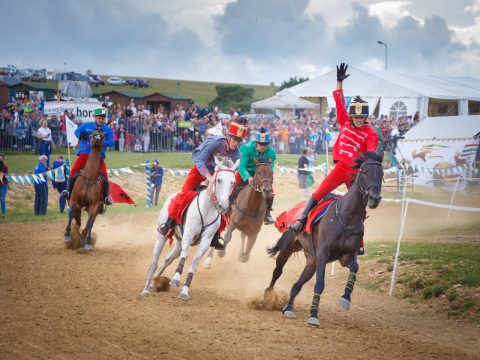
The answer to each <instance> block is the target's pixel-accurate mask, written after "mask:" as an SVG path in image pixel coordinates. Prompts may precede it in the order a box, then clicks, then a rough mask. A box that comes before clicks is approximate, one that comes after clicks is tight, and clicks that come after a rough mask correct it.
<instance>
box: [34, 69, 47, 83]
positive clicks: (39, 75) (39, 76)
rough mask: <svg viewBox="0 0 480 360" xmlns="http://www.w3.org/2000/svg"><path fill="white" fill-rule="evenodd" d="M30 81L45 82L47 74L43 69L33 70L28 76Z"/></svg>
mask: <svg viewBox="0 0 480 360" xmlns="http://www.w3.org/2000/svg"><path fill="white" fill-rule="evenodd" d="M30 80H31V81H47V74H46V71H45V69H41V70H35V71H34V72H33V73H32V76H30Z"/></svg>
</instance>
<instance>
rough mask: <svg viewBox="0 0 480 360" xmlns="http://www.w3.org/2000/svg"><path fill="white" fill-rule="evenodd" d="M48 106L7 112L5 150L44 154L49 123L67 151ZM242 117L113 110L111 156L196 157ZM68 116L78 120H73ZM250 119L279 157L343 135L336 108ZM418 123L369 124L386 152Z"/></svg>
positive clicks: (186, 110) (0, 121)
mask: <svg viewBox="0 0 480 360" xmlns="http://www.w3.org/2000/svg"><path fill="white" fill-rule="evenodd" d="M43 106H44V102H43V99H42V98H41V97H38V98H37V97H35V98H34V99H31V100H30V99H23V100H19V101H16V102H14V103H11V104H9V105H7V106H5V107H4V108H3V109H2V113H1V115H0V148H3V149H14V150H15V149H18V150H24V149H31V150H34V151H36V153H37V154H40V153H41V152H42V144H43V145H45V144H44V139H42V138H41V131H40V132H39V128H40V127H41V124H42V121H43V120H47V123H48V128H49V129H50V131H51V142H52V147H55V146H56V147H62V146H66V144H67V137H66V125H65V115H63V114H62V115H59V116H50V117H48V118H47V117H45V116H44V115H43ZM240 115H242V113H241V112H240V111H237V110H235V109H233V108H231V109H230V110H229V112H228V113H222V112H221V110H220V109H218V108H216V107H215V108H211V107H210V106H209V105H205V106H203V107H199V106H194V105H191V106H188V107H184V106H182V105H180V104H177V105H176V106H175V107H174V108H173V109H171V111H168V110H167V109H166V108H165V107H163V106H160V107H159V109H158V110H157V111H156V112H153V111H151V110H150V109H147V108H145V106H144V105H138V106H137V105H136V104H135V101H134V100H133V99H132V101H131V102H130V104H129V105H128V106H122V105H121V104H110V106H109V107H108V125H109V126H111V127H112V129H113V130H114V131H113V132H114V138H115V146H114V147H113V148H112V149H111V150H115V151H134V152H147V151H192V150H193V149H195V148H196V147H197V146H198V145H199V144H200V143H201V142H202V141H204V140H205V138H206V136H208V130H209V129H211V128H212V127H214V126H216V125H217V124H218V123H221V124H222V126H223V128H224V129H226V128H227V127H228V124H229V122H230V119H232V118H234V117H236V116H240ZM67 116H69V117H70V118H72V119H73V120H74V118H73V116H72V115H71V114H70V115H69V114H67ZM247 118H248V119H249V120H248V128H249V133H248V137H247V140H253V139H254V138H255V130H256V128H257V127H260V126H263V127H266V128H269V129H270V131H271V145H272V146H273V147H274V148H275V150H277V152H279V153H291V154H301V152H302V150H303V149H304V148H305V147H309V148H311V149H314V151H315V152H317V153H321V152H324V151H325V149H326V146H327V142H332V141H334V140H335V139H334V138H332V136H333V134H334V133H335V132H337V131H338V122H337V120H336V113H335V109H334V108H332V109H331V111H329V112H328V113H327V114H325V116H324V117H322V116H319V115H318V114H316V113H315V112H313V111H296V113H295V115H293V114H291V115H288V116H286V117H285V118H280V117H278V116H275V117H271V116H268V117H267V116H261V115H259V116H257V117H256V118H255V120H254V119H253V118H251V117H247ZM418 121H419V116H418V113H416V114H415V116H401V117H399V118H397V117H396V116H386V115H381V116H380V118H378V119H376V118H375V117H370V118H369V122H370V124H372V125H377V126H378V127H379V128H380V130H381V134H382V135H383V138H384V141H385V145H386V146H387V145H388V144H389V139H390V138H392V136H394V135H402V134H403V133H405V132H406V131H407V130H408V129H409V128H410V127H412V126H414V125H415V124H416V123H418ZM330 146H331V144H330ZM387 150H388V149H387ZM48 155H49V154H48Z"/></svg>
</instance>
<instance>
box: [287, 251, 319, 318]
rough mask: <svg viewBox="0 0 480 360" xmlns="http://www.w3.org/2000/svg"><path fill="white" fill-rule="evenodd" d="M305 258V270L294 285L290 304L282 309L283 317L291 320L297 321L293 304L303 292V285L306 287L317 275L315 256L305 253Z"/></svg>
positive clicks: (289, 300)
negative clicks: (301, 291) (314, 275)
mask: <svg viewBox="0 0 480 360" xmlns="http://www.w3.org/2000/svg"><path fill="white" fill-rule="evenodd" d="M305 258H306V263H305V268H304V269H303V271H302V274H301V275H300V278H299V279H298V281H297V282H296V283H295V284H293V286H292V290H291V291H290V298H289V299H288V303H287V305H285V306H284V307H283V309H282V313H283V315H284V316H285V317H287V318H289V319H295V313H294V312H293V302H294V301H295V298H296V297H297V295H298V293H299V292H300V290H302V287H303V285H305V283H306V282H307V281H308V280H310V279H311V278H312V276H313V274H315V254H313V253H310V252H307V251H305Z"/></svg>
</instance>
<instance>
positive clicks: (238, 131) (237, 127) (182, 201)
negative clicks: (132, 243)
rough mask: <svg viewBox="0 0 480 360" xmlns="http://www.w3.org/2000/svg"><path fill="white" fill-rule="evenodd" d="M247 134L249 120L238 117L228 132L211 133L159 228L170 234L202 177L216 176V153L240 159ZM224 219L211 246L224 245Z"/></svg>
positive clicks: (209, 178) (180, 220)
mask: <svg viewBox="0 0 480 360" xmlns="http://www.w3.org/2000/svg"><path fill="white" fill-rule="evenodd" d="M246 135H247V127H246V120H245V119H243V118H238V119H235V120H233V121H232V122H231V123H230V126H229V127H228V130H227V136H221V135H220V136H211V137H209V138H207V139H206V140H205V141H204V142H203V143H202V144H201V145H200V146H199V147H198V148H196V149H195V150H194V151H193V154H192V158H193V161H194V163H195V165H194V166H193V168H192V169H191V170H190V172H189V173H188V176H187V178H186V179H185V183H184V184H183V187H182V190H181V191H180V192H179V193H178V194H177V195H176V196H175V197H174V198H173V199H172V201H171V203H170V205H169V207H168V219H167V221H166V222H165V223H164V224H163V225H162V226H160V227H159V228H158V231H159V232H160V233H161V234H163V235H165V236H167V234H168V233H169V232H170V229H172V228H173V226H174V225H175V224H180V223H181V222H182V213H183V211H184V210H185V208H186V207H187V206H188V205H189V204H190V202H191V201H192V200H193V198H194V197H195V196H196V195H197V191H196V188H197V187H198V186H199V185H200V184H201V183H202V181H204V180H206V179H208V180H211V179H212V176H213V174H214V172H215V156H217V157H223V158H225V157H227V158H230V159H231V160H232V161H233V162H236V161H237V160H238V159H240V157H241V154H240V151H239V150H238V148H239V146H240V145H241V143H242V141H243V139H245V137H246ZM221 219H222V220H221V223H220V227H219V228H218V231H217V233H216V234H215V236H214V237H213V239H212V244H211V246H214V247H215V249H217V250H222V249H224V246H223V244H221V243H220V241H219V238H220V233H221V232H222V231H223V230H224V229H225V227H226V225H227V224H226V221H225V219H224V217H223V216H222V217H221Z"/></svg>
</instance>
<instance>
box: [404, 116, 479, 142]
mask: <svg viewBox="0 0 480 360" xmlns="http://www.w3.org/2000/svg"><path fill="white" fill-rule="evenodd" d="M479 133H480V115H468V116H467V115H465V116H437V117H427V118H425V119H423V120H422V121H420V122H419V123H418V124H417V125H415V126H414V127H413V128H411V129H410V130H408V131H407V132H406V133H405V139H404V140H402V141H413V140H429V139H436V140H439V139H471V138H473V137H474V136H476V135H477V134H479Z"/></svg>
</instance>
